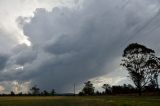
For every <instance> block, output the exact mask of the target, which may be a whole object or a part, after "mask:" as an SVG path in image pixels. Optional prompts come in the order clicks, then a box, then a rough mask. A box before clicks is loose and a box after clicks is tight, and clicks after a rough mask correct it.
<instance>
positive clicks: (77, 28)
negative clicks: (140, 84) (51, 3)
mask: <svg viewBox="0 0 160 106" xmlns="http://www.w3.org/2000/svg"><path fill="white" fill-rule="evenodd" d="M77 3H78V2H77ZM158 11H159V4H158V3H157V0H154V1H153V2H151V1H150V0H142V1H139V0H115V1H113V0H99V1H97V0H85V1H84V2H83V3H82V4H76V6H74V7H72V8H69V7H57V8H54V9H53V10H52V11H51V12H48V11H46V10H45V9H37V10H36V11H35V12H34V17H32V18H31V21H30V22H29V23H26V22H25V19H26V18H24V21H23V18H22V17H21V18H20V19H21V20H20V22H21V23H20V24H21V27H23V31H24V34H25V35H27V36H28V37H29V40H30V41H31V43H32V46H31V47H27V46H24V45H23V46H22V45H21V46H18V47H16V48H15V49H14V51H13V54H12V56H11V58H10V60H9V61H8V65H7V66H8V67H9V68H8V67H6V68H8V69H12V67H11V66H12V65H15V64H16V65H23V66H24V70H23V71H16V70H12V79H14V78H15V79H17V80H32V83H34V84H37V85H38V86H39V87H40V88H43V89H52V88H55V89H56V90H57V91H58V92H64V91H66V92H67V91H71V89H72V86H73V84H74V83H77V84H80V83H83V82H84V81H86V80H89V79H90V78H94V77H97V76H101V75H104V74H108V73H109V72H112V71H114V70H117V68H119V64H120V63H119V62H120V57H121V54H122V51H123V49H124V48H125V47H126V46H127V44H128V43H130V42H140V43H143V44H146V43H147V41H148V40H147V38H149V37H148V36H149V35H148V34H145V32H146V31H148V30H149V29H151V28H153V27H156V28H159V26H155V24H154V23H155V22H157V23H159V21H156V20H158V17H160V16H159V15H158V14H159V12H158ZM154 17H157V18H154ZM17 22H19V21H17ZM22 24H24V25H22ZM156 25H158V24H156ZM153 32H154V33H152V34H153V36H154V35H157V34H159V32H155V31H153ZM153 36H152V37H153ZM146 37H147V38H146ZM157 37H158V36H157ZM158 38H159V37H158ZM156 39H157V38H156ZM152 41H155V39H152ZM152 44H153V43H149V44H147V45H149V46H151V47H152ZM117 61H118V62H117ZM9 73H11V71H9V72H7V73H4V74H5V75H6V78H7V76H8V77H9V76H10V74H9ZM17 73H18V74H17ZM10 78H11V77H10Z"/></svg>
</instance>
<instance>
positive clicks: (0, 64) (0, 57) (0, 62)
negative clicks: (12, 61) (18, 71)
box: [0, 54, 9, 70]
mask: <svg viewBox="0 0 160 106" xmlns="http://www.w3.org/2000/svg"><path fill="white" fill-rule="evenodd" d="M8 59H9V56H8V55H4V54H0V70H3V69H4V68H5V66H6V63H7V61H8Z"/></svg>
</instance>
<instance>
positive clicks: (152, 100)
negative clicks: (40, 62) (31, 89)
mask: <svg viewBox="0 0 160 106" xmlns="http://www.w3.org/2000/svg"><path fill="white" fill-rule="evenodd" d="M0 106H160V96H156V97H153V96H146V97H145V96H143V97H133V96H132V97H131V96H92V97H89V96H84V97H83V96H82V97H79V96H76V97H73V96H72V97H65V96H54V97H40V96H38V97H0Z"/></svg>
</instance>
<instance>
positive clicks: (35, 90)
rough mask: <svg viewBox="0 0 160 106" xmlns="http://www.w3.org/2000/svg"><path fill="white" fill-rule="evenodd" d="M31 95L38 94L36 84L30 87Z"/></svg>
mask: <svg viewBox="0 0 160 106" xmlns="http://www.w3.org/2000/svg"><path fill="white" fill-rule="evenodd" d="M30 90H31V92H32V95H38V94H39V93H40V92H39V91H40V89H39V88H38V87H37V85H35V86H33V87H32V88H31V89H30Z"/></svg>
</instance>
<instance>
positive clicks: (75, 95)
mask: <svg viewBox="0 0 160 106" xmlns="http://www.w3.org/2000/svg"><path fill="white" fill-rule="evenodd" d="M74 96H76V84H75V83H74Z"/></svg>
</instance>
